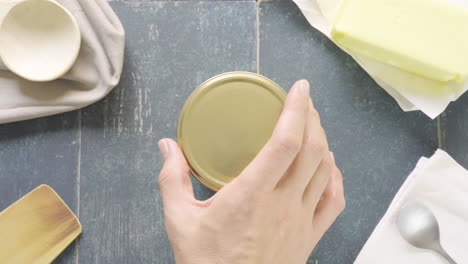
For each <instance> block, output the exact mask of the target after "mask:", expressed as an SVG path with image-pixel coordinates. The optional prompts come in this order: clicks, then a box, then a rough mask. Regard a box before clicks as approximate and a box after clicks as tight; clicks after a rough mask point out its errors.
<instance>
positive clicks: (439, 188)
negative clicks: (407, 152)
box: [354, 150, 468, 264]
mask: <svg viewBox="0 0 468 264" xmlns="http://www.w3.org/2000/svg"><path fill="white" fill-rule="evenodd" d="M415 201H417V202H420V203H423V204H424V205H426V206H427V207H428V208H430V209H431V210H432V211H433V213H434V215H435V216H436V218H437V220H438V221H439V227H440V236H441V243H442V246H443V247H444V248H445V249H446V251H447V252H448V253H449V254H450V255H451V256H452V257H453V258H454V259H455V261H458V263H460V264H461V263H468V250H467V249H468V171H467V170H466V169H464V168H463V167H462V166H460V165H459V164H458V163H457V162H456V161H455V160H453V159H452V158H451V157H450V156H449V155H448V154H447V153H446V152H444V151H442V150H438V151H437V152H436V153H435V154H434V155H433V156H432V157H431V158H429V159H427V158H424V157H423V158H421V159H420V160H419V162H418V163H417V165H416V168H415V169H414V171H413V172H412V173H411V174H410V176H409V177H408V179H407V180H406V181H405V183H404V184H403V185H402V187H401V189H400V190H399V191H398V193H397V194H396V196H395V198H394V199H393V201H392V203H391V204H390V206H389V208H388V210H387V212H386V213H385V215H384V217H383V218H382V220H381V221H380V222H379V224H378V225H377V227H376V228H375V230H374V232H373V233H372V235H371V236H370V238H369V240H368V241H367V243H366V244H365V245H364V247H363V249H362V250H361V253H359V256H358V257H357V259H356V261H355V262H354V263H355V264H375V263H379V264H387V263H388V264H395V263H398V264H406V263H407V264H419V263H431V264H438V263H440V264H446V263H447V262H445V260H444V259H442V258H441V257H440V256H438V255H437V254H436V253H433V252H432V251H428V250H423V249H418V248H415V247H413V246H411V245H410V244H408V243H407V242H406V241H405V240H404V239H403V238H402V237H401V236H400V233H399V232H398V230H397V227H396V224H395V221H396V215H397V212H398V210H399V209H400V208H401V207H402V206H404V205H406V204H408V203H411V202H415Z"/></svg>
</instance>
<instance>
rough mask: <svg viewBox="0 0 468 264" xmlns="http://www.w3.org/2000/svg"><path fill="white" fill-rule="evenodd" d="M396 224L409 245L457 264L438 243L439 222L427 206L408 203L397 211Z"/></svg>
mask: <svg viewBox="0 0 468 264" xmlns="http://www.w3.org/2000/svg"><path fill="white" fill-rule="evenodd" d="M396 224H397V227H398V230H399V231H400V234H401V236H402V237H403V238H404V239H405V240H406V241H408V243H410V244H411V245H413V246H415V247H417V248H422V249H429V250H433V251H435V252H437V253H439V254H440V255H441V256H442V257H444V258H445V259H446V260H447V261H448V263H451V264H457V263H456V262H455V261H454V260H453V259H452V258H451V257H450V256H449V255H448V254H447V252H446V251H445V250H444V249H443V248H442V246H441V244H440V233H439V223H438V222H437V219H436V217H435V215H434V214H433V213H432V212H431V210H430V209H429V208H427V207H426V206H424V205H423V204H420V203H413V204H409V205H407V206H405V207H403V208H402V209H400V211H399V212H398V216H397V219H396Z"/></svg>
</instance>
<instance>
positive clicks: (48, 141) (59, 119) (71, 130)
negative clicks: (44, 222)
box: [0, 112, 79, 264]
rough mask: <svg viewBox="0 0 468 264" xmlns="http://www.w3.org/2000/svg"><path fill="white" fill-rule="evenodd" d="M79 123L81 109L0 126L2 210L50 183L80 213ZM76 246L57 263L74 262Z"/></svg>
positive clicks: (69, 248) (66, 252) (66, 263)
mask: <svg viewBox="0 0 468 264" xmlns="http://www.w3.org/2000/svg"><path fill="white" fill-rule="evenodd" d="M78 125H79V122H78V112H71V113H65V114H60V115H55V116H50V117H45V118H39V119H34V120H28V121H23V122H16V123H10V124H4V125H0V210H3V209H5V208H6V207H7V206H8V205H10V204H12V203H13V202H15V201H16V200H18V199H19V198H20V197H22V196H24V195H25V194H27V193H28V192H29V191H31V190H32V189H33V188H34V187H36V186H39V185H40V184H47V185H50V186H51V187H52V188H54V190H56V191H57V192H58V193H59V195H60V196H61V197H62V198H63V199H64V201H65V202H66V204H67V205H68V206H69V207H70V208H71V209H72V211H74V212H75V213H77V193H76V192H77V165H78V152H79V131H78ZM0 237H1V236H0ZM74 246H75V243H73V244H72V246H70V247H68V248H67V249H66V250H65V252H64V253H63V254H61V255H60V256H59V258H58V259H57V260H56V261H55V262H54V263H58V264H62V263H63V264H72V263H75V262H76V261H75V258H76V250H75V247H74ZM0 262H1V261H0Z"/></svg>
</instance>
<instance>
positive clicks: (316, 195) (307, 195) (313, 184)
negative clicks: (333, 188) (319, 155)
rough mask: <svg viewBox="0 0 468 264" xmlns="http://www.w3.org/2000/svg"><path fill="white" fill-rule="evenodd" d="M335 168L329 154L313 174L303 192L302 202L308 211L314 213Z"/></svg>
mask: <svg viewBox="0 0 468 264" xmlns="http://www.w3.org/2000/svg"><path fill="white" fill-rule="evenodd" d="M335 168H336V166H335V163H334V162H333V160H332V154H331V152H329V154H328V155H326V156H325V157H324V158H323V159H322V161H321V162H320V165H319V167H318V169H317V171H316V172H315V174H314V175H313V176H312V178H311V179H310V181H309V183H308V184H307V187H306V189H305V191H304V195H303V198H302V199H303V201H304V203H305V205H306V206H307V208H308V210H311V211H314V210H315V207H316V206H317V203H318V201H319V200H320V198H321V197H322V195H323V193H324V191H325V187H326V186H327V183H328V181H329V179H330V177H331V176H332V174H333V173H334V170H335Z"/></svg>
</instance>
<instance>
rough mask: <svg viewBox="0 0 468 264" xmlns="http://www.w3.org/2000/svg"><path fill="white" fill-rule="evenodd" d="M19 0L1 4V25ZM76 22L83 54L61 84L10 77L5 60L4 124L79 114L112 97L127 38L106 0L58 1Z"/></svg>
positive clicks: (0, 119)
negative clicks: (110, 95)
mask: <svg viewBox="0 0 468 264" xmlns="http://www.w3.org/2000/svg"><path fill="white" fill-rule="evenodd" d="M18 1H19V0H0V22H1V21H2V20H3V18H4V16H5V14H6V13H7V11H8V10H9V9H10V8H11V6H12V5H13V4H14V3H16V2H18ZM57 2H58V3H60V4H62V5H63V6H64V7H65V8H67V9H68V10H69V11H70V12H71V13H72V14H73V15H74V16H75V18H76V20H77V21H78V24H79V26H80V30H81V36H82V44H81V49H80V54H79V56H78V59H77V61H76V63H75V65H74V66H73V67H72V69H71V70H70V71H69V72H68V73H67V74H66V75H65V76H63V77H62V78H61V79H59V80H56V81H52V82H46V83H37V82H30V81H27V80H25V79H22V78H20V77H18V76H17V75H15V74H13V73H11V72H10V71H9V70H8V69H7V68H6V67H5V65H4V64H3V63H2V62H1V61H0V124H2V123H7V122H13V121H19V120H25V119H31V118H35V117H40V116H46V115H52V114H57V113H61V112H66V111H71V110H75V109H78V108H81V107H84V106H86V105H89V104H91V103H93V102H96V101H97V100H99V99H101V98H103V97H104V96H105V95H107V94H108V93H109V92H110V91H111V90H112V88H113V87H114V86H116V85H117V83H118V82H119V79H120V74H121V72H122V67H123V59H124V46H125V40H124V39H125V33H124V29H123V27H122V24H121V23H120V21H119V19H118V18H117V16H116V15H115V13H114V11H113V10H112V9H111V7H110V6H109V4H108V3H107V1H106V0H57Z"/></svg>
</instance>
